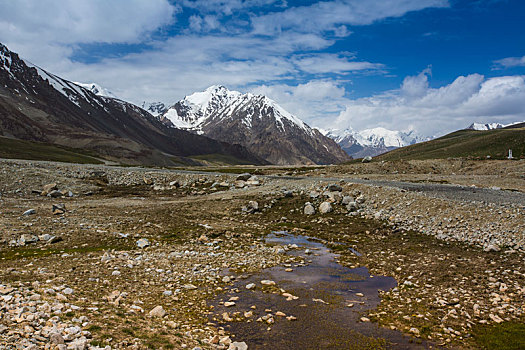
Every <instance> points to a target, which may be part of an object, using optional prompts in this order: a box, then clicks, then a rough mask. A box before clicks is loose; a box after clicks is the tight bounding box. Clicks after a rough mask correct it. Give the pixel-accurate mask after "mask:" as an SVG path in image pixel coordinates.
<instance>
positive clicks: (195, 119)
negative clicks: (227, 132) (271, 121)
mask: <svg viewBox="0 0 525 350" xmlns="http://www.w3.org/2000/svg"><path fill="white" fill-rule="evenodd" d="M163 116H164V117H165V118H167V119H168V120H170V121H171V122H172V124H173V125H174V126H175V127H176V128H179V129H186V130H192V131H194V132H197V133H202V132H203V131H202V130H203V127H204V125H205V124H207V123H210V122H217V120H218V119H232V118H236V117H242V120H241V122H242V123H243V124H244V125H245V126H246V127H248V128H249V127H252V118H254V117H256V118H259V119H260V118H262V117H263V116H266V117H268V116H272V117H273V118H275V122H276V124H277V125H278V126H279V129H280V130H282V131H284V129H285V127H286V126H285V124H287V123H291V124H293V125H295V126H297V127H299V128H301V129H303V130H305V131H307V132H308V133H312V130H311V128H310V127H309V126H308V125H306V124H305V123H304V122H303V121H302V120H300V119H299V118H297V117H295V116H294V115H292V114H291V113H289V112H288V111H286V110H285V109H284V108H282V107H281V106H279V105H278V104H277V103H276V102H275V101H273V100H271V99H269V98H268V97H266V96H263V95H253V94H251V93H246V94H243V93H241V92H239V91H232V90H229V89H227V88H226V87H224V86H222V85H213V86H210V87H209V88H207V89H206V90H204V91H202V92H196V93H193V94H191V95H189V96H186V97H184V99H183V100H181V101H179V102H177V103H176V104H175V105H173V106H172V107H170V108H169V110H168V111H167V112H166V113H164V115H163Z"/></svg>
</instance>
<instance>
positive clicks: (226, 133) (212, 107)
mask: <svg viewBox="0 0 525 350" xmlns="http://www.w3.org/2000/svg"><path fill="white" fill-rule="evenodd" d="M160 119H161V120H162V121H163V122H165V123H167V122H170V123H171V124H172V126H173V127H174V128H179V129H183V130H188V131H191V132H193V133H196V134H200V135H206V136H208V137H211V138H213V139H216V140H220V141H225V142H228V143H234V144H240V145H243V146H244V147H246V148H247V149H248V150H250V151H251V152H252V153H254V154H256V155H258V156H260V157H261V158H263V159H265V160H267V161H268V162H270V163H272V164H280V165H285V164H332V163H340V162H343V161H346V160H349V159H350V158H349V156H348V155H347V154H346V153H345V152H344V151H343V150H342V149H341V148H340V147H339V146H338V145H337V144H336V143H335V142H334V141H333V140H331V139H329V138H327V137H325V136H324V135H322V134H321V133H320V132H319V131H318V130H316V129H313V128H311V127H310V126H308V125H307V124H306V123H304V122H303V121H302V120H301V119H299V118H297V117H296V116H294V115H293V114H291V113H289V112H287V111H286V110H285V109H284V108H282V107H281V106H279V105H278V104H277V103H276V102H275V101H273V100H271V99H270V98H268V97H266V96H264V95H254V94H251V93H241V92H238V91H231V90H229V89H227V88H226V87H224V86H222V85H213V86H210V87H209V88H207V89H206V90H204V91H201V92H196V93H193V94H191V95H188V96H185V97H184V98H183V99H182V100H180V101H178V102H177V103H175V104H174V105H172V106H171V107H170V108H169V109H168V111H167V112H165V113H164V114H163V115H161V116H160Z"/></svg>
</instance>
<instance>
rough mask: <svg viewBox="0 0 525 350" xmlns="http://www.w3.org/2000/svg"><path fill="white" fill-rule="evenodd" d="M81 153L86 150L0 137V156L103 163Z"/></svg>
mask: <svg viewBox="0 0 525 350" xmlns="http://www.w3.org/2000/svg"><path fill="white" fill-rule="evenodd" d="M83 153H86V152H84V151H81V150H77V149H73V148H67V147H62V146H57V145H52V144H48V143H41V142H33V141H24V140H17V139H9V138H5V137H0V158H9V159H28V160H47V161H55V162H65V163H80V164H103V162H102V161H100V160H99V159H96V158H94V157H92V156H90V155H87V154H83Z"/></svg>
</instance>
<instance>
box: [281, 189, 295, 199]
mask: <svg viewBox="0 0 525 350" xmlns="http://www.w3.org/2000/svg"><path fill="white" fill-rule="evenodd" d="M283 196H284V198H292V197H293V192H292V191H283Z"/></svg>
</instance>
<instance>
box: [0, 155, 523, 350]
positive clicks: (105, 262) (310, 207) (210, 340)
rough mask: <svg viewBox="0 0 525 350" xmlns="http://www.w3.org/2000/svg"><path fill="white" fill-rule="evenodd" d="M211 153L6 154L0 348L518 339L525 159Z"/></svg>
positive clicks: (1, 198) (0, 182)
mask: <svg viewBox="0 0 525 350" xmlns="http://www.w3.org/2000/svg"><path fill="white" fill-rule="evenodd" d="M429 169H434V170H433V171H432V172H433V173H432V174H429V172H431V171H429ZM207 170H208V171H206V172H204V171H202V170H200V171H196V170H195V169H187V170H168V169H147V168H132V167H109V166H103V165H68V164H60V163H51V162H31V161H7V160H3V161H0V204H1V205H0V217H1V220H0V233H1V236H0V310H1V313H0V348H5V349H147V348H151V349H161V348H162V349H246V348H249V349H259V348H293V344H295V346H301V347H302V348H312V349H316V348H320V347H323V348H333V349H337V348H348V347H349V346H350V345H348V344H352V345H351V346H352V347H354V348H399V349H405V348H439V347H441V348H457V349H469V348H493V349H496V348H509V349H519V348H520V346H522V345H523V344H524V343H523V342H524V339H523V328H524V327H523V323H524V321H525V316H524V309H523V308H524V300H525V268H524V266H525V265H524V258H525V216H524V212H525V193H524V191H523V189H524V188H525V186H524V185H523V179H522V177H521V175H522V174H523V173H525V171H524V170H525V165H524V164H523V162H521V161H514V162H511V161H508V162H504V161H501V162H498V161H493V162H488V163H487V162H466V163H462V164H459V163H455V162H454V161H449V162H446V161H443V162H428V161H421V162H417V161H414V162H408V163H387V164H386V165H385V163H369V164H362V163H359V164H355V165H345V166H338V167H322V168H319V167H302V168H275V167H259V168H239V167H238V168H217V169H216V170H213V169H207ZM403 172H405V173H403ZM478 172H479V174H478ZM241 173H242V174H241ZM239 174H240V175H239ZM502 174H505V175H502ZM473 186H475V187H473ZM451 188H452V190H450V189H451ZM476 189H477V190H479V191H475V190H476ZM473 190H474V191H473ZM502 198H503V199H502ZM507 198H508V200H506V199H507ZM272 232H273V233H275V234H276V235H277V238H278V239H277V240H275V239H274V241H271V240H268V237H270V236H269V235H270V234H272ZM286 234H288V235H290V237H292V238H290V239H292V240H291V241H286V239H285V238H286V237H289V236H284V237H285V238H279V237H280V236H279V235H286ZM303 236H304V237H309V239H310V240H311V241H312V242H315V243H309V245H308V244H307V245H302V243H300V242H303V241H300V240H297V241H294V240H293V237H303ZM279 239H280V240H279ZM303 243H304V242H303ZM327 254H328V255H327ZM326 259H328V260H326ZM323 264H328V265H326V266H328V267H329V270H325V269H324V268H325V265H323ZM334 264H337V265H334ZM330 269H331V270H330ZM329 271H332V272H329ZM335 271H337V273H336V272H335ZM324 273H327V274H328V275H330V274H331V275H333V276H339V275H338V274H344V276H343V275H340V277H337V278H335V280H334V279H331V280H326V279H325V278H324V275H323V274H324ZM313 275H315V276H317V277H318V278H319V280H317V279H315V280H311V282H309V283H310V284H306V286H307V287H301V283H303V282H301V281H303V280H304V281H307V280H306V279H305V278H306V277H305V276H313ZM309 278H310V277H309ZM291 281H297V284H294V283H291ZM380 281H384V282H381V283H385V284H384V286H383V285H381V286H383V287H380V285H379V284H377V283H379V282H380ZM305 283H306V282H305ZM341 283H345V284H344V286H351V287H350V291H349V290H348V288H347V287H345V288H346V289H345V292H344V293H343V294H341V292H343V290H340V284H341ZM391 283H393V284H392V285H391ZM352 286H353V287H352ZM359 286H361V287H359ZM345 293H346V294H345ZM348 293H350V294H348ZM323 315H325V316H326V317H322V316H323ZM342 319H344V320H347V322H346V323H343V325H344V328H343V329H341V333H337V332H338V331H339V330H338V327H339V328H340V327H341V323H339V322H338V320H342ZM311 327H314V329H316V331H315V332H312V333H309V332H304V331H303V330H306V329H309V328H311ZM335 334H342V336H334V335H335ZM283 340H286V341H288V342H284V343H283ZM283 344H285V345H283ZM501 344H503V345H505V346H506V347H502V346H501ZM272 345H273V346H272ZM513 346H514V347H513Z"/></svg>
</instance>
